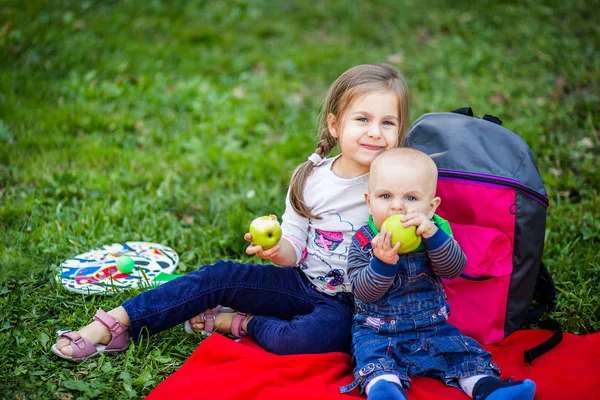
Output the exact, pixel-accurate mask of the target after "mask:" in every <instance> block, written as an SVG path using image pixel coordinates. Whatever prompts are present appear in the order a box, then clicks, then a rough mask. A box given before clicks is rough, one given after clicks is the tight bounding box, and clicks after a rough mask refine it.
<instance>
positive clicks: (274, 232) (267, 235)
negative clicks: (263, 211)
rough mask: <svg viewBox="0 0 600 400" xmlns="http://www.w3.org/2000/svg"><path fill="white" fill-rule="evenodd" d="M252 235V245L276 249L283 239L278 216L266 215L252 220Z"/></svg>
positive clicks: (264, 248) (265, 248)
mask: <svg viewBox="0 0 600 400" xmlns="http://www.w3.org/2000/svg"><path fill="white" fill-rule="evenodd" d="M250 234H251V235H252V243H254V244H255V245H257V246H260V247H262V248H263V250H269V249H270V248H273V247H275V245H276V244H277V242H279V239H281V226H280V225H279V222H278V221H277V216H276V215H265V216H263V217H258V218H255V219H254V220H252V222H251V223H250Z"/></svg>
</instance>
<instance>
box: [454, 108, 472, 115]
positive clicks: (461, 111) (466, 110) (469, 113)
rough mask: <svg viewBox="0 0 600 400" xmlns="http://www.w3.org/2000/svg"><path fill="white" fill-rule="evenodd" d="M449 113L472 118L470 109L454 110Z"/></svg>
mask: <svg viewBox="0 0 600 400" xmlns="http://www.w3.org/2000/svg"><path fill="white" fill-rule="evenodd" d="M450 112H452V113H454V114H462V115H466V116H467V117H472V116H473V109H472V108H471V107H462V108H457V109H456V110H452V111H450Z"/></svg>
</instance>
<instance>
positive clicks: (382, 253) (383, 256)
mask: <svg viewBox="0 0 600 400" xmlns="http://www.w3.org/2000/svg"><path fill="white" fill-rule="evenodd" d="M371 245H372V246H373V254H375V257H377V258H379V259H380V260H381V261H383V262H384V263H387V264H396V263H397V262H398V260H399V259H400V256H399V255H398V249H399V248H400V246H401V243H400V242H398V243H396V245H395V246H394V247H392V234H391V233H390V232H388V231H386V230H385V229H382V230H381V232H379V234H378V235H377V236H375V237H374V238H373V240H372V241H371Z"/></svg>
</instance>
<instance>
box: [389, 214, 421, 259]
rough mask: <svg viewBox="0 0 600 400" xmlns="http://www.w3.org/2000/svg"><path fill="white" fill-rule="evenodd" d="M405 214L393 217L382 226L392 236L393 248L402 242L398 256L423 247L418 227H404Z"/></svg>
mask: <svg viewBox="0 0 600 400" xmlns="http://www.w3.org/2000/svg"><path fill="white" fill-rule="evenodd" d="M402 217H404V215H403V214H396V215H392V216H391V217H389V218H388V219H386V220H385V221H383V224H381V229H385V230H386V231H388V232H390V233H391V234H392V247H394V246H395V245H396V243H398V242H400V248H399V249H398V254H406V253H410V252H411V251H414V250H416V249H417V248H418V247H419V246H420V245H421V236H417V234H416V231H417V227H416V226H409V227H408V228H405V227H404V225H402Z"/></svg>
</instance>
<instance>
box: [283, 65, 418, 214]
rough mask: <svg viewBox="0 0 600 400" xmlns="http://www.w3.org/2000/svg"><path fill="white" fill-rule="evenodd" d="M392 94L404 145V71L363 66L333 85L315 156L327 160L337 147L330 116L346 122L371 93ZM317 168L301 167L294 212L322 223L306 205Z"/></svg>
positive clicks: (294, 189) (295, 186)
mask: <svg viewBox="0 0 600 400" xmlns="http://www.w3.org/2000/svg"><path fill="white" fill-rule="evenodd" d="M385 90H391V91H392V92H394V93H395V94H396V96H397V97H398V116H399V117H400V125H399V127H398V128H399V129H398V146H400V145H401V144H402V142H403V141H404V136H405V134H406V128H407V124H408V118H409V115H408V114H409V97H408V85H407V84H406V80H405V79H404V76H403V75H402V73H400V71H398V70H397V69H396V68H394V67H393V66H391V65H389V64H363V65H357V66H355V67H352V68H350V69H349V70H347V71H346V72H344V73H343V74H342V75H340V76H339V78H337V79H336V80H335V82H333V84H332V85H331V87H330V88H329V90H328V92H327V97H326V98H325V101H324V103H323V108H322V109H321V113H320V114H319V120H318V127H317V129H318V131H317V132H318V135H317V138H318V140H319V142H318V144H317V148H316V149H315V153H317V154H318V155H320V156H321V157H327V156H328V155H329V153H331V151H332V150H333V149H334V147H335V145H336V144H337V139H335V138H334V137H333V136H331V133H330V132H329V128H328V127H327V116H328V115H329V114H333V115H334V116H335V117H336V120H337V121H340V122H341V121H342V119H343V115H344V112H345V111H346V109H347V108H348V106H349V105H350V104H351V103H352V102H353V101H354V100H355V99H356V98H358V97H360V96H363V95H365V94H368V93H372V92H377V91H385ZM313 168H314V164H313V163H312V162H311V161H305V162H304V163H302V164H300V165H299V166H298V167H297V168H296V170H295V171H294V174H293V175H292V179H291V181H290V203H291V204H292V207H294V210H295V211H296V212H297V213H298V214H299V215H301V216H303V217H305V218H314V219H320V218H321V217H319V216H316V215H313V214H312V212H311V210H310V209H309V208H308V207H307V206H306V202H305V201H304V185H305V184H306V179H307V178H308V177H309V175H310V174H311V173H312V170H313Z"/></svg>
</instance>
